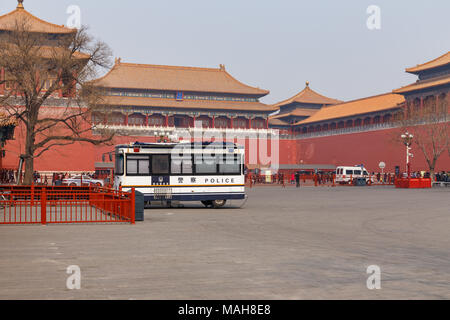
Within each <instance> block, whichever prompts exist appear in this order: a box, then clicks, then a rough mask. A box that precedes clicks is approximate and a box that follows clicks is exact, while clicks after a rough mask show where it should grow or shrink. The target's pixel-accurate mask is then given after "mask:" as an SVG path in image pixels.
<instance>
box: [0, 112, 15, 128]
mask: <svg viewBox="0 0 450 320" xmlns="http://www.w3.org/2000/svg"><path fill="white" fill-rule="evenodd" d="M17 125H18V122H17V120H16V119H14V118H13V117H11V116H8V115H6V114H5V113H0V127H9V126H17Z"/></svg>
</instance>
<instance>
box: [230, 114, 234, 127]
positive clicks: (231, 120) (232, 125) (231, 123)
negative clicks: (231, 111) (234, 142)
mask: <svg viewBox="0 0 450 320" xmlns="http://www.w3.org/2000/svg"><path fill="white" fill-rule="evenodd" d="M233 121H234V120H233V118H232V117H231V118H230V125H229V128H230V129H233V127H234V123H233Z"/></svg>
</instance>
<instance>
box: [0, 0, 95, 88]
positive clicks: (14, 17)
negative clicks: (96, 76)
mask: <svg viewBox="0 0 450 320" xmlns="http://www.w3.org/2000/svg"><path fill="white" fill-rule="evenodd" d="M17 32H19V33H20V32H25V33H27V36H29V37H30V39H32V40H30V39H27V41H29V43H31V42H32V41H34V42H35V43H33V48H32V50H33V52H35V54H36V56H40V57H41V58H42V59H41V61H43V63H44V64H45V63H46V62H45V61H46V60H48V61H50V60H51V59H54V58H55V57H57V56H59V55H60V56H62V55H64V54H66V53H67V52H68V51H67V50H71V48H70V46H71V45H72V43H73V39H74V37H75V36H76V34H77V29H72V28H67V27H65V26H64V25H57V24H53V23H50V22H47V21H44V20H41V19H39V18H38V17H36V16H34V15H32V14H31V13H30V12H28V11H27V10H25V8H24V6H23V0H19V1H18V5H17V7H16V9H15V10H14V11H12V12H10V13H7V14H5V15H2V16H0V43H1V44H2V47H3V49H5V48H6V49H11V48H13V47H14V45H16V46H17V44H16V43H15V41H14V40H15V38H14V37H15V35H16V34H17ZM8 44H10V47H7V45H8ZM11 51H12V52H13V50H11ZM73 57H74V58H75V60H76V61H77V63H80V64H81V65H83V66H84V64H85V63H87V61H88V59H89V56H88V55H86V54H83V53H81V52H75V53H74V54H73ZM51 68H52V67H51V66H49V68H45V67H43V66H42V67H40V66H37V67H36V69H37V72H39V70H40V71H41V74H40V80H41V81H42V80H44V79H45V82H44V87H43V92H45V91H46V89H48V88H50V87H51V85H52V83H53V81H54V80H55V79H56V78H58V77H57V74H54V75H51V74H46V75H44V74H42V71H44V70H45V71H46V70H48V69H51ZM77 68H79V66H77V67H75V66H74V69H77ZM37 78H39V76H38V77H37ZM67 78H70V76H69V77H67ZM63 82H64V80H63ZM63 85H64V86H67V85H68V84H66V83H61V86H63ZM68 86H69V87H70V85H68ZM13 90H14V79H12V77H11V76H9V74H8V71H7V70H5V68H4V67H3V66H0V95H4V94H5V93H7V92H11V91H13ZM74 93H75V92H74V88H72V89H69V90H68V91H67V92H63V90H59V92H58V95H59V96H60V97H63V96H66V95H70V96H73V95H74Z"/></svg>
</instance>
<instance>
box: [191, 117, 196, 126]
mask: <svg viewBox="0 0 450 320" xmlns="http://www.w3.org/2000/svg"><path fill="white" fill-rule="evenodd" d="M196 120H197V117H196V116H193V117H192V121H193V124H192V127H193V128H195V121H196Z"/></svg>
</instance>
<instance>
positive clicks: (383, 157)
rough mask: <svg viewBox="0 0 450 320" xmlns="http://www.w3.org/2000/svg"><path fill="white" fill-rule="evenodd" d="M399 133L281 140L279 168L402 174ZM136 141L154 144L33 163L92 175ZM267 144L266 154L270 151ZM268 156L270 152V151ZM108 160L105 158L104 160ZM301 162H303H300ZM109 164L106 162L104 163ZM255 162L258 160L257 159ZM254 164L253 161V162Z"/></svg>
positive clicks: (94, 149) (443, 161) (78, 150)
mask: <svg viewBox="0 0 450 320" xmlns="http://www.w3.org/2000/svg"><path fill="white" fill-rule="evenodd" d="M399 135H400V131H399V129H390V130H383V131H372V132H365V133H354V134H346V135H339V136H329V137H322V138H310V139H304V140H280V141H279V157H278V163H280V164H300V163H303V164H334V165H337V166H338V165H356V164H364V165H365V166H366V168H367V169H368V170H369V171H375V172H377V171H379V168H378V164H379V162H381V161H383V162H385V163H386V165H387V168H386V170H387V171H390V172H393V171H394V168H395V166H397V165H398V166H400V168H401V170H405V158H406V155H405V153H406V150H405V147H404V146H403V144H402V143H401V142H399V141H398V140H397V141H395V140H396V137H398V136H399ZM15 139H16V140H13V141H9V142H8V143H7V145H6V148H5V149H6V152H7V155H6V158H5V159H3V167H5V168H14V169H17V167H18V162H19V160H18V159H19V155H20V153H21V150H22V152H23V147H24V145H23V130H22V129H21V128H20V127H19V128H17V129H16V133H15ZM135 141H141V142H155V141H156V138H150V137H116V138H115V139H114V141H113V144H112V145H110V146H101V147H99V146H93V145H91V144H88V143H75V144H73V145H70V146H65V147H55V148H53V149H51V150H50V151H48V152H46V153H45V154H44V155H43V156H42V157H40V158H38V159H36V161H35V167H36V170H38V171H93V170H94V164H95V162H101V161H102V160H101V159H102V154H103V153H105V152H110V151H113V150H114V145H116V144H122V143H130V142H135ZM254 142H255V140H251V141H248V140H247V141H246V149H247V163H249V160H250V159H252V158H254V157H251V156H250V155H249V149H250V148H249V147H250V145H251V144H253V145H254ZM270 146H271V144H270V142H269V143H268V150H270ZM412 153H413V154H414V158H413V159H412V170H414V171H417V170H427V169H428V166H427V164H426V162H425V158H424V156H423V155H422V153H421V152H420V150H418V148H417V147H416V146H414V147H413V150H412ZM269 154H270V151H269ZM107 159H108V157H107ZM302 160H303V162H301V161H302ZM107 161H108V160H107ZM257 161H258V162H261V159H259V158H258V160H257ZM252 162H254V161H252ZM436 170H447V171H448V170H450V157H449V156H448V152H445V153H444V154H443V155H442V156H441V158H440V159H439V161H438V163H437V167H436Z"/></svg>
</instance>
